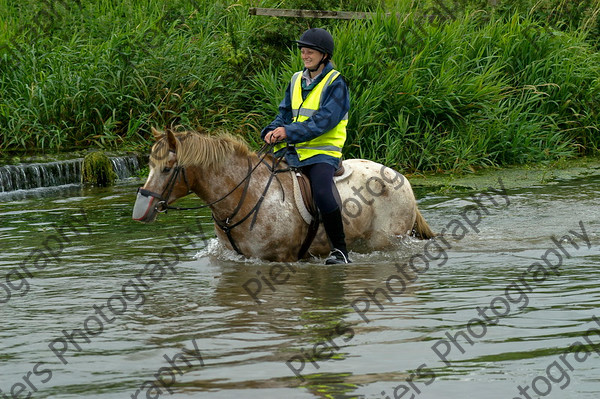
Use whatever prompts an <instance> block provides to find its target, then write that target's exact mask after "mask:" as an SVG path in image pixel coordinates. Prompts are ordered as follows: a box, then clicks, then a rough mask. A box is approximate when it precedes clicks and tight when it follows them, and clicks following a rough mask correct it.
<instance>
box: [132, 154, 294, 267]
mask: <svg viewBox="0 0 600 399" xmlns="http://www.w3.org/2000/svg"><path fill="white" fill-rule="evenodd" d="M275 144H276V143H272V144H264V145H263V146H262V147H261V148H260V150H258V152H257V155H259V162H257V163H256V165H254V166H252V161H251V160H250V158H248V173H247V174H246V176H245V177H244V178H243V179H242V180H241V181H240V182H239V183H238V184H237V185H236V186H235V187H234V188H232V189H231V190H230V191H229V192H228V193H227V194H225V195H224V196H222V197H221V198H218V199H216V200H215V201H212V202H210V203H208V204H203V205H199V206H194V207H175V206H170V205H169V204H168V203H167V202H168V200H169V197H170V196H171V194H172V193H173V189H174V187H175V184H176V182H177V178H178V177H179V175H180V174H181V176H182V177H183V181H184V182H185V185H186V188H187V193H186V194H185V195H188V194H190V193H192V192H193V191H192V190H190V186H189V183H188V180H187V176H186V174H185V167H184V166H179V165H176V166H174V167H173V172H172V173H171V175H170V176H169V180H168V181H167V184H166V186H165V188H164V189H163V191H162V193H160V194H158V193H156V192H154V191H150V190H146V189H144V188H138V192H139V193H140V194H142V195H143V196H145V197H154V198H157V199H158V200H159V201H158V202H157V203H156V205H155V206H154V210H155V211H156V212H159V213H163V212H164V213H166V212H167V211H168V210H169V209H173V210H177V211H185V210H193V209H203V208H210V207H212V206H213V205H215V204H217V203H219V202H221V201H223V200H224V199H226V198H227V197H229V196H230V195H231V194H233V192H234V191H235V190H237V189H238V188H239V187H240V186H241V185H242V184H244V189H243V191H242V195H241V197H240V201H239V202H238V204H237V206H236V207H235V209H234V210H233V212H232V213H231V215H229V216H228V217H226V218H225V219H217V218H215V215H214V212H213V213H212V217H213V220H214V221H215V224H216V225H217V226H219V228H220V229H221V230H223V232H224V233H225V234H226V235H227V238H228V239H229V242H230V243H231V246H232V247H233V249H234V250H235V251H236V252H237V253H239V254H242V252H241V251H240V249H239V247H238V246H237V244H236V242H235V240H234V239H233V236H232V234H231V231H232V230H233V229H234V228H235V227H237V226H239V225H240V224H242V223H244V222H245V221H246V220H248V219H249V218H250V217H251V216H252V222H251V224H250V229H252V228H253V227H254V224H255V223H256V218H257V216H258V211H259V209H260V206H261V205H262V202H263V200H264V199H265V196H266V194H267V191H268V190H269V187H270V186H271V183H272V182H273V179H274V178H276V177H277V175H278V174H279V173H283V172H289V171H291V170H293V169H292V168H290V167H288V168H283V169H279V166H280V164H281V162H282V160H283V158H284V157H285V153H284V154H282V155H280V156H278V157H274V158H273V162H272V164H271V165H269V163H268V162H267V161H266V160H265V158H266V157H267V156H268V155H269V154H270V153H271V152H272V150H273V147H274V146H275ZM169 151H170V152H172V153H174V154H175V151H173V150H169ZM261 164H265V165H266V166H267V167H268V168H269V170H270V171H271V174H270V176H269V179H268V180H267V184H266V185H265V188H264V190H263V192H262V194H261V196H260V198H259V199H258V201H257V202H256V204H255V205H254V207H252V209H251V210H250V211H249V212H248V213H247V214H246V215H245V216H244V217H242V218H241V219H240V220H238V221H236V222H235V223H232V219H233V218H234V217H236V216H237V214H238V212H239V211H240V210H241V208H242V206H243V204H244V201H245V199H246V195H247V193H248V188H249V187H250V178H251V176H252V174H253V173H254V171H255V170H256V169H257V168H258V167H259V166H260V165H261ZM277 181H278V182H279V185H280V186H281V187H283V185H282V184H281V182H280V181H279V179H277ZM281 191H282V193H284V190H283V189H282V190H281ZM284 199H285V193H284ZM303 255H304V254H303V253H300V254H299V258H300V257H301V256H303Z"/></svg>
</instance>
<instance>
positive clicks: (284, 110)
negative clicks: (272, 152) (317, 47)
mask: <svg viewBox="0 0 600 399" xmlns="http://www.w3.org/2000/svg"><path fill="white" fill-rule="evenodd" d="M332 69H333V65H331V63H330V62H328V63H327V64H326V65H325V68H324V69H323V71H322V72H321V74H320V75H319V76H318V77H317V79H315V81H314V82H313V83H312V84H311V85H310V86H309V87H308V88H305V86H304V82H303V86H302V98H306V96H307V95H308V93H310V91H311V90H312V88H313V87H315V86H316V85H317V84H318V83H319V82H320V81H321V80H322V79H323V77H324V76H325V75H327V73H328V72H329V71H331V70H332ZM323 94H324V96H323V101H322V103H321V105H320V107H319V110H318V111H317V112H316V113H315V114H314V115H313V116H312V117H310V118H309V119H307V120H305V121H303V122H292V100H291V96H290V83H288V86H287V89H286V90H285V97H284V98H283V100H282V101H281V103H280V104H279V114H278V115H277V117H276V118H275V120H273V122H271V123H270V124H269V125H268V126H267V127H265V128H264V129H263V130H262V132H261V138H262V139H264V138H265V136H266V134H267V133H269V132H270V131H271V130H273V129H275V128H277V127H280V126H283V127H284V128H285V132H286V134H287V139H286V142H288V143H290V144H296V143H302V142H305V141H309V140H312V139H314V138H315V137H318V136H320V135H322V134H323V133H325V132H327V131H329V130H331V129H333V128H334V127H335V126H336V125H337V124H338V123H340V121H341V120H342V118H343V117H344V115H346V113H347V112H348V110H349V109H350V94H349V92H348V86H347V85H346V82H345V81H344V79H343V78H342V77H341V76H340V77H338V78H337V79H335V80H334V81H333V82H331V85H329V87H327V88H326V89H325V92H324V93H323ZM282 151H285V149H283V150H280V151H279V152H282ZM276 155H278V154H276ZM286 161H287V162H288V164H289V165H290V166H293V167H302V166H307V165H312V164H315V163H321V162H325V163H328V164H331V165H333V166H334V167H337V165H338V163H339V160H338V159H337V158H334V157H331V156H329V155H324V154H320V155H315V156H314V157H310V158H308V159H305V160H304V161H300V160H299V159H298V154H296V152H295V151H287V153H286Z"/></svg>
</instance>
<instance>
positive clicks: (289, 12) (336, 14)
mask: <svg viewBox="0 0 600 399" xmlns="http://www.w3.org/2000/svg"><path fill="white" fill-rule="evenodd" d="M248 13H249V14H250V15H262V16H267V17H292V18H329V19H369V18H372V17H373V16H374V15H376V13H372V12H353V11H325V10H293V9H286V8H258V7H250V9H249V10H248ZM385 15H386V16H389V15H390V13H386V14H385ZM397 17H398V18H400V17H401V15H399V14H398V15H397ZM421 17H422V18H425V19H427V20H429V22H433V21H435V20H436V19H440V20H446V19H450V17H448V16H447V15H422V16H421Z"/></svg>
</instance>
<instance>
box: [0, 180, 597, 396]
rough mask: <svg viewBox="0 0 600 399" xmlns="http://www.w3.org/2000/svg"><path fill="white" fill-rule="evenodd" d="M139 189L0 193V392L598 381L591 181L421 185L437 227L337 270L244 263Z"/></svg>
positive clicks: (434, 389)
mask: <svg viewBox="0 0 600 399" xmlns="http://www.w3.org/2000/svg"><path fill="white" fill-rule="evenodd" d="M138 185H140V182H137V181H128V182H124V183H121V184H120V185H118V186H116V187H113V188H108V189H81V188H78V187H70V188H66V189H65V190H63V191H57V192H51V193H46V194H44V196H42V197H41V198H31V197H27V196H25V198H24V199H19V200H14V201H9V200H8V199H5V202H0V248H1V254H2V256H1V258H0V283H2V285H1V286H0V302H2V303H0V309H2V310H1V312H2V313H1V314H2V328H1V329H0V344H1V348H2V351H1V354H0V359H1V360H0V389H1V390H2V391H3V393H4V395H6V396H2V394H0V398H3V397H11V394H10V392H11V390H12V392H13V395H14V396H15V397H19V398H25V397H28V394H29V393H31V394H32V397H34V398H101V399H108V398H129V397H139V398H146V397H148V398H150V397H154V398H157V397H160V396H164V397H168V396H173V397H181V398H184V397H191V398H205V397H206V398H238V397H244V398H286V399H291V398H387V397H389V398H450V399H459V398H460V399H464V398H469V397H476V398H479V397H481V398H484V397H485V398H491V399H492V398H494V399H495V398H499V399H500V398H507V399H511V398H519V397H521V398H527V396H526V395H530V397H532V398H537V397H546V396H548V397H551V398H560V399H563V398H578V399H581V398H596V397H597V396H598V392H600V377H599V374H598V370H599V368H600V355H599V354H597V353H595V352H593V350H592V347H591V346H590V344H589V343H588V342H587V341H586V339H585V335H586V331H587V330H589V329H593V328H597V329H598V333H594V332H593V331H592V332H591V333H589V334H588V335H589V337H588V340H589V341H590V343H594V344H598V345H599V346H597V349H598V351H599V352H600V324H599V323H600V320H599V322H598V323H597V322H595V321H594V319H593V317H595V316H597V317H600V309H598V304H599V303H600V281H599V279H598V277H597V269H598V266H600V239H599V236H598V230H599V219H600V218H599V216H600V215H599V213H600V211H599V208H598V205H597V204H598V202H597V201H598V196H599V193H600V177H598V176H589V177H584V178H578V179H571V180H563V181H553V182H550V183H548V184H544V185H538V186H531V187H528V188H520V189H508V190H507V192H506V195H507V197H501V196H500V195H499V194H495V196H494V197H493V198H494V199H495V200H496V204H494V203H493V202H492V201H491V199H490V198H489V197H481V198H482V199H481V203H480V205H484V206H485V208H484V207H482V206H480V205H478V204H477V203H476V202H474V201H473V198H472V197H471V195H472V194H478V193H480V192H481V191H479V192H475V191H468V190H463V191H460V192H445V193H443V194H440V193H438V192H437V191H436V190H435V188H427V189H425V188H422V189H417V195H418V197H419V198H420V207H421V210H422V212H423V215H424V216H425V218H426V219H427V221H428V222H429V223H430V225H431V226H432V227H433V228H434V230H436V231H441V230H442V229H444V228H445V229H446V234H445V236H444V240H437V241H436V242H432V243H431V244H429V245H428V246H426V243H425V242H422V241H418V240H413V239H410V240H403V241H402V242H399V244H398V247H397V248H396V249H395V250H393V251H391V252H387V253H372V254H353V260H354V263H353V264H351V265H345V266H324V265H322V264H321V261H320V260H314V261H311V262H304V263H295V264H265V263H263V262H261V261H258V260H256V259H250V260H243V259H240V258H239V257H238V256H237V255H235V254H232V253H230V252H228V251H225V250H224V249H223V248H222V247H221V246H220V245H218V244H217V243H216V241H215V239H214V238H213V237H214V232H213V228H212V224H211V219H210V215H209V214H208V213H205V212H204V213H199V212H181V213H169V214H168V215H161V216H160V217H159V220H158V222H156V223H155V224H152V225H142V224H139V223H135V222H133V221H131V220H130V216H131V209H132V205H133V202H134V200H135V188H136V187H137V186H138ZM494 187H495V188H499V183H498V182H496V184H495V185H494ZM198 201H199V200H197V199H189V200H185V201H184V202H183V203H184V204H188V205H193V204H195V203H198ZM478 212H479V214H480V216H481V217H480V218H478V215H477V213H478ZM461 213H462V214H464V215H465V216H464V217H463V216H461ZM465 218H467V219H469V220H471V221H472V225H469V224H468V222H467V220H466V219H465ZM453 221H454V222H453ZM473 221H478V223H475V222H473ZM459 225H462V226H463V227H460V226H459ZM582 226H583V227H582ZM582 229H583V230H582ZM570 231H571V232H570ZM584 232H585V234H584ZM575 233H576V234H575ZM553 236H554V237H555V239H556V241H557V242H559V244H556V243H555V241H553V239H552V237H553ZM561 237H565V238H567V239H565V240H562V241H561V240H560V238H561ZM569 238H570V239H572V240H573V241H569ZM586 240H587V242H586ZM434 244H435V245H434ZM575 246H577V247H578V248H576V247H575ZM561 248H562V249H561ZM544 255H546V256H545V257H546V259H547V261H548V263H549V265H554V266H556V267H555V269H551V268H550V267H549V266H548V265H547V264H546V263H545V262H544V261H543V259H542V256H544ZM559 260H560V262H559ZM536 263H539V264H540V266H535V265H534V264H536ZM559 263H561V264H560V265H559ZM411 265H412V266H411ZM532 265H534V266H533V267H532ZM14 269H15V270H16V271H13V270H14ZM528 269H529V271H528ZM544 270H546V273H547V275H544ZM11 271H12V272H11ZM9 273H10V274H9ZM28 273H30V275H28ZM136 275H137V277H136ZM7 277H8V279H9V280H10V284H8V283H7V281H6V279H7ZM261 278H262V279H263V280H261ZM277 282H278V283H279V284H277ZM386 282H387V284H386ZM259 283H260V285H261V290H260V292H258V287H259ZM512 283H515V284H514V285H511V284H512ZM269 284H270V285H271V287H272V288H270V286H269ZM11 285H12V286H11ZM244 287H246V289H245V288H244ZM248 291H250V292H251V293H253V294H254V296H255V297H256V300H255V299H253V298H252V297H251V296H250V295H249V292H248ZM370 293H372V295H373V297H372V298H369V294H370ZM9 295H10V298H9ZM257 302H260V303H257ZM367 304H368V305H369V309H368V310H366V306H367ZM491 304H492V305H493V307H494V309H493V310H492V309H490V308H489V307H490V305H491ZM478 307H479V310H478ZM494 310H495V312H496V313H494ZM480 312H482V313H480ZM486 317H487V319H486ZM63 330H64V331H63ZM69 335H73V336H72V337H70V338H67V336H69ZM451 339H455V340H456V343H452V341H451ZM577 343H580V344H579V345H577ZM569 348H570V349H569ZM461 349H462V351H464V353H461ZM186 350H187V351H186ZM165 356H166V357H165ZM173 359H175V360H173ZM169 360H171V361H173V362H174V364H175V367H172V366H169ZM444 360H445V362H444ZM519 386H521V393H519ZM169 391H170V392H169ZM136 392H137V396H136ZM171 392H172V393H171ZM394 392H395V394H394ZM523 392H525V393H523ZM411 395H412V396H411Z"/></svg>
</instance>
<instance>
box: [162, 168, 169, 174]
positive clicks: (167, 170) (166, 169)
mask: <svg viewBox="0 0 600 399" xmlns="http://www.w3.org/2000/svg"><path fill="white" fill-rule="evenodd" d="M162 171H163V173H169V172H170V171H171V168H169V167H165V168H164V169H163V170H162Z"/></svg>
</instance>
